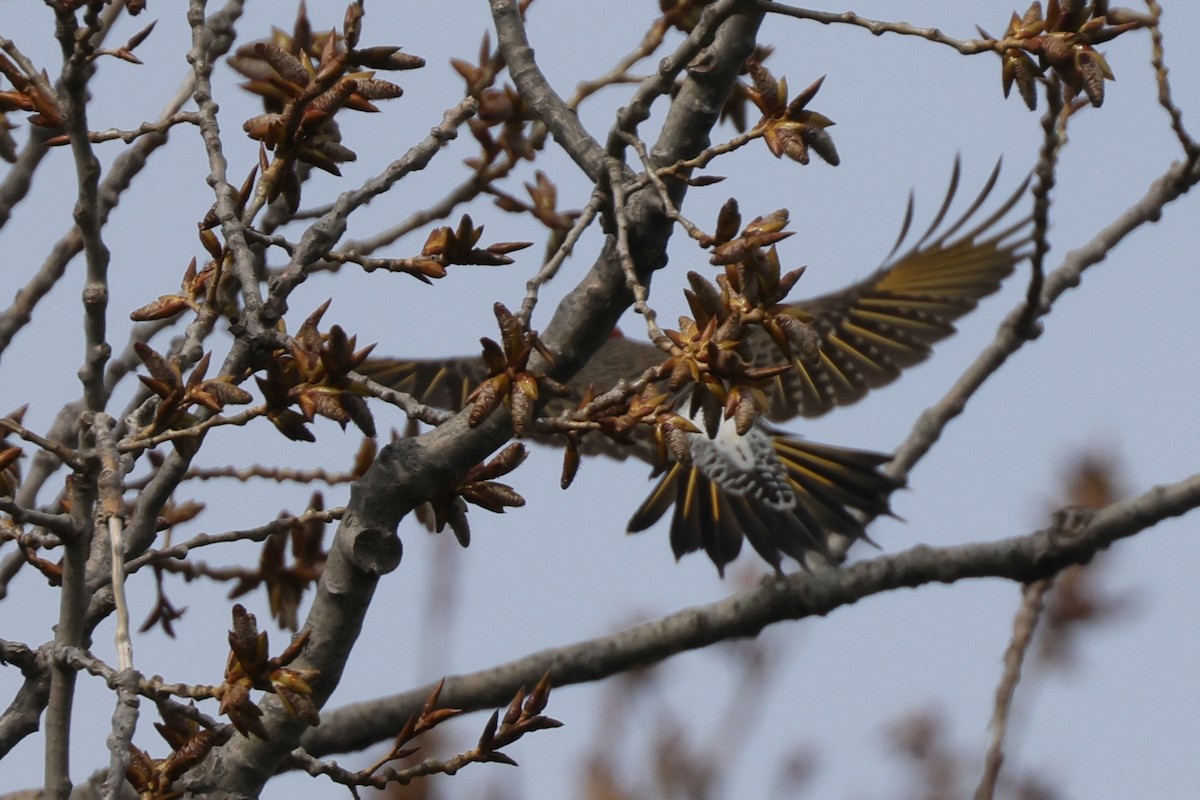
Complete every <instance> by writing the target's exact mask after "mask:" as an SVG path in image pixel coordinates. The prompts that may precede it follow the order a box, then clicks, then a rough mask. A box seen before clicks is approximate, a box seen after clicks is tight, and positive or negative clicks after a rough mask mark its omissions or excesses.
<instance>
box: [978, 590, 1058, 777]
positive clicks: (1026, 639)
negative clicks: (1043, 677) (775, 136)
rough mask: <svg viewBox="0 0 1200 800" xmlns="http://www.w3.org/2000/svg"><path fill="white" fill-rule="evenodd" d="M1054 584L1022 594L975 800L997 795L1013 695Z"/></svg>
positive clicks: (1005, 659)
mask: <svg viewBox="0 0 1200 800" xmlns="http://www.w3.org/2000/svg"><path fill="white" fill-rule="evenodd" d="M1053 584H1054V578H1053V577H1049V578H1043V579H1041V580H1037V581H1034V582H1033V583H1027V584H1025V586H1024V587H1023V588H1022V590H1021V607H1020V608H1019V609H1018V610H1017V615H1016V618H1015V619H1014V620H1013V633H1012V641H1010V642H1009V643H1008V649H1007V650H1005V651H1004V674H1003V675H1002V676H1001V678H1000V683H999V685H997V686H996V702H995V705H994V707H993V709H992V722H991V729H992V738H991V741H990V742H989V743H988V750H987V757H986V759H985V760H984V767H983V776H982V777H981V778H980V779H979V786H978V787H977V788H976V789H975V800H992V797H993V796H994V795H995V793H996V780H997V779H998V778H999V777H1000V767H1001V765H1002V764H1003V763H1004V736H1005V733H1006V732H1007V731H1008V718H1009V713H1010V712H1011V710H1012V701H1013V695H1014V694H1015V693H1016V691H1017V684H1018V683H1019V682H1020V681H1021V665H1022V664H1023V663H1024V662H1025V654H1026V653H1027V652H1028V651H1029V643H1030V642H1032V641H1033V633H1034V631H1036V630H1037V624H1038V620H1039V619H1040V618H1041V615H1042V607H1043V606H1042V601H1043V599H1044V598H1045V596H1046V592H1048V591H1050V587H1051V586H1052V585H1053Z"/></svg>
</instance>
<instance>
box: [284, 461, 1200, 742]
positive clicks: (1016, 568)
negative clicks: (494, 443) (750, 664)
mask: <svg viewBox="0 0 1200 800" xmlns="http://www.w3.org/2000/svg"><path fill="white" fill-rule="evenodd" d="M1197 507H1200V475H1193V476H1191V477H1189V478H1186V479H1184V480H1182V481H1180V482H1178V483H1175V484H1170V485H1167V486H1158V487H1155V488H1153V489H1150V490H1149V491H1147V492H1146V493H1145V494H1142V495H1140V496H1138V497H1134V498H1131V499H1128V500H1124V501H1121V502H1118V503H1113V504H1112V505H1110V506H1108V507H1106V508H1105V509H1103V510H1101V511H1099V512H1097V513H1096V514H1095V516H1094V517H1092V519H1091V520H1090V521H1089V522H1088V523H1087V524H1086V525H1085V526H1084V527H1082V528H1080V529H1077V530H1071V531H1069V532H1068V533H1066V534H1064V532H1063V531H1060V530H1058V529H1057V528H1051V529H1048V530H1042V531H1037V532H1035V533H1031V534H1028V535H1026V536H1021V537H1017V538H1012V539H1003V540H999V541H994V542H981V543H978V544H968V545H959V546H956V547H927V546H918V547H913V548H910V549H909V550H906V551H904V552H901V553H897V554H895V555H887V556H880V557H878V558H873V559H870V560H867V561H860V562H857V563H855V564H852V565H850V566H848V567H843V568H839V569H821V570H819V571H815V572H799V573H796V574H794V575H790V576H788V577H786V578H766V579H764V580H763V582H762V584H761V585H759V587H758V588H756V589H753V590H751V591H748V592H742V593H740V594H737V595H734V596H732V597H729V598H727V599H725V600H721V601H718V602H716V603H711V604H708V605H705V606H697V607H695V608H690V609H687V610H685V611H680V612H677V613H675V614H671V615H669V616H666V617H662V618H660V619H657V620H654V621H652V622H648V623H644V624H641V625H637V626H634V627H632V628H629V629H627V630H625V631H622V632H620V633H617V634H613V635H611V636H603V637H600V638H597V639H591V640H588V641H584V642H579V643H577V644H572V645H567V646H565V647H559V648H553V649H550V650H543V651H541V652H539V653H535V654H533V655H529V656H526V657H524V658H520V659H517V660H516V661H511V662H509V663H507V664H502V665H499V666H496V667H492V668H490V669H486V670H482V671H480V672H476V673H471V674H468V675H461V676H456V677H450V678H447V679H446V686H445V689H444V690H443V692H442V700H443V701H444V702H445V703H448V704H450V705H452V706H454V707H455V708H461V709H463V710H464V711H477V710H481V709H485V708H490V707H492V706H494V705H498V704H499V703H503V702H504V698H505V697H506V696H509V695H511V693H512V691H513V690H514V687H516V686H520V685H521V684H526V685H528V684H529V683H530V682H531V681H532V680H536V676H537V675H540V674H543V673H545V672H549V673H550V675H551V677H552V678H553V680H554V683H555V685H556V686H567V685H570V684H575V683H590V682H594V681H598V680H601V679H603V678H606V677H608V676H610V675H614V674H617V673H619V672H624V671H627V670H630V669H637V668H640V667H645V666H648V665H650V664H654V663H657V662H659V661H662V660H663V659H666V658H669V657H671V656H673V655H676V654H678V653H683V652H687V651H689V650H695V649H699V648H702V647H706V646H708V645H710V644H712V643H714V642H719V641H726V640H728V639H737V638H743V637H754V636H756V635H758V633H759V632H760V631H761V630H762V629H763V628H765V627H766V626H768V625H772V624H775V623H778V622H782V621H785V620H799V619H804V618H807V617H813V616H825V615H827V614H829V613H830V612H831V611H833V610H834V609H836V608H840V607H842V606H846V605H851V604H853V603H856V602H858V601H859V600H862V599H864V598H867V597H871V596H874V595H878V594H882V593H885V592H889V591H892V590H894V589H898V588H903V587H908V588H912V587H916V586H922V585H925V584H930V583H956V582H959V581H963V580H969V579H972V578H1006V579H1008V580H1013V581H1019V582H1021V583H1029V582H1032V581H1037V580H1040V579H1042V578H1046V577H1049V576H1052V575H1055V574H1057V573H1058V572H1059V571H1060V570H1061V569H1063V568H1064V567H1066V566H1067V565H1069V564H1076V563H1085V562H1087V561H1088V560H1089V559H1090V558H1092V556H1093V555H1095V554H1096V553H1097V552H1099V551H1100V550H1103V549H1105V548H1107V547H1109V546H1110V545H1112V544H1113V543H1114V542H1116V541H1118V540H1120V539H1123V538H1127V537H1130V536H1134V535H1136V534H1138V533H1140V532H1142V531H1144V530H1147V529H1148V528H1150V527H1151V526H1153V525H1154V524H1156V523H1158V522H1161V521H1162V520H1164V519H1168V518H1170V517H1174V516H1179V515H1182V514H1185V513H1187V512H1189V511H1191V510H1192V509H1195V508H1197ZM429 690H430V687H428V686H425V687H420V688H417V689H414V690H412V691H408V692H404V693H402V694H397V695H392V696H391V697H387V698H383V699H380V700H377V701H372V702H370V703H361V704H355V705H350V706H345V707H343V708H340V709H336V710H334V711H331V712H327V713H326V714H325V715H324V717H323V721H322V723H321V727H319V728H316V729H314V730H312V731H310V732H309V733H307V734H306V735H305V737H304V739H303V741H302V742H301V746H302V747H304V749H305V750H306V751H307V752H309V753H310V754H312V755H314V756H323V755H327V754H329V753H333V752H344V751H348V750H359V749H362V748H365V747H369V746H370V745H372V744H374V743H376V742H378V741H381V740H383V739H386V738H388V737H390V736H393V735H394V734H395V732H396V731H398V730H399V729H400V726H401V725H403V724H404V720H405V719H407V718H408V716H409V715H410V714H412V713H413V712H414V710H415V709H418V708H420V704H421V703H423V702H424V700H425V697H426V696H427V695H428V694H429Z"/></svg>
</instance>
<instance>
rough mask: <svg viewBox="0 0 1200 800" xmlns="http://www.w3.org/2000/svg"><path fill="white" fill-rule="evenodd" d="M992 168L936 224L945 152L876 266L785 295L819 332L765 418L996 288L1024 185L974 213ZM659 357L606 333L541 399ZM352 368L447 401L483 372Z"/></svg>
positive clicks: (909, 342) (928, 331) (919, 356)
mask: <svg viewBox="0 0 1200 800" xmlns="http://www.w3.org/2000/svg"><path fill="white" fill-rule="evenodd" d="M999 172H1000V165H999V164H998V163H997V165H996V168H995V169H994V170H993V171H992V174H991V176H990V177H989V179H988V181H987V183H986V185H985V186H984V187H983V190H982V191H981V192H980V193H979V195H978V196H977V197H976V198H975V200H974V201H973V202H972V203H971V205H970V207H969V208H967V210H966V211H965V212H963V213H962V214H961V215H960V216H959V217H958V218H957V220H955V221H954V222H952V223H949V224H947V225H945V226H943V223H944V222H945V221H946V217H947V215H948V213H949V211H950V206H951V205H952V204H953V201H954V198H955V196H956V194H957V192H958V184H959V177H960V166H959V163H958V161H957V160H956V161H955V164H954V170H953V173H952V175H951V179H950V186H949V189H948V190H947V192H946V197H945V200H944V201H943V203H942V207H941V209H940V210H939V211H938V214H937V215H936V217H935V218H934V220H933V222H932V223H931V224H930V225H929V228H928V229H927V230H926V231H925V233H924V234H923V235H922V236H921V237H920V238H919V239H918V241H917V242H916V243H915V244H914V245H912V247H910V248H909V249H908V250H906V251H904V252H903V253H902V254H900V255H896V253H897V252H899V251H900V248H901V246H902V244H903V242H904V240H905V239H906V238H907V234H908V230H909V227H910V225H911V223H912V216H913V204H912V199H911V197H910V199H909V205H908V212H907V215H906V217H905V220H904V225H903V227H902V229H901V231H900V235H899V237H897V241H896V245H895V247H893V249H892V253H891V254H890V255H889V256H888V258H887V259H886V260H885V261H884V264H883V266H882V267H880V268H879V269H878V270H876V271H875V272H874V274H872V275H871V276H870V277H868V278H866V279H865V280H862V281H859V282H858V283H854V284H852V285H850V286H847V287H846V288H845V289H842V290H840V291H838V292H834V293H832V294H827V295H823V296H821V297H817V298H814V299H812V300H807V301H801V302H799V303H795V304H789V305H788V306H787V307H786V309H787V313H790V314H793V315H794V316H796V317H798V318H800V319H809V320H810V321H811V325H812V326H813V330H814V331H815V333H816V334H817V337H818V343H819V345H818V348H817V349H818V354H817V358H816V359H815V360H814V361H812V362H809V361H807V360H806V359H805V358H804V357H803V356H799V355H797V356H796V357H795V358H794V359H793V360H792V366H793V368H792V369H789V370H787V371H786V372H783V373H781V374H780V375H778V376H776V377H775V378H774V379H773V380H772V383H771V384H770V385H769V386H768V387H767V397H768V400H769V407H768V409H767V416H768V417H769V418H770V419H772V420H776V421H782V420H787V419H791V418H792V417H796V416H803V417H815V416H819V415H821V414H824V413H825V412H827V411H829V410H830V409H832V408H833V407H834V406H838V405H847V404H849V403H853V402H855V401H856V400H858V399H859V398H861V397H862V396H863V395H865V394H866V393H867V392H868V391H869V390H870V389H873V388H876V387H879V386H884V385H885V384H888V383H891V382H892V381H894V380H895V379H896V378H898V377H899V376H900V373H901V371H902V370H903V369H904V368H905V367H907V366H910V365H912V364H916V363H917V362H919V361H923V360H924V359H925V358H927V357H928V356H929V354H930V352H931V346H932V345H933V344H934V343H935V342H937V341H939V340H941V339H944V338H946V337H947V336H949V335H950V334H952V333H954V325H953V322H954V320H956V319H958V318H959V317H961V316H962V315H964V314H966V313H967V312H968V311H970V310H971V309H973V308H975V305H976V304H977V303H978V302H979V300H980V299H982V298H984V297H986V296H987V295H989V294H992V293H993V292H995V291H996V290H997V289H999V288H1000V284H1001V282H1002V281H1003V280H1004V279H1005V278H1006V277H1008V276H1009V275H1011V274H1012V272H1013V269H1014V268H1015V267H1016V265H1017V263H1018V262H1020V261H1021V260H1022V259H1024V258H1025V257H1026V255H1027V252H1026V249H1027V246H1028V245H1029V243H1030V224H1029V223H1030V217H1029V215H1025V216H1022V217H1020V218H1019V219H1016V220H1014V221H1008V222H1006V218H1007V217H1008V216H1009V215H1010V212H1012V210H1013V208H1014V207H1015V206H1016V205H1017V203H1019V202H1020V200H1021V199H1022V198H1023V197H1024V195H1025V189H1026V187H1027V185H1028V179H1026V181H1025V182H1024V183H1022V184H1021V186H1020V187H1018V188H1017V190H1016V191H1015V192H1013V194H1012V195H1011V196H1010V197H1009V198H1007V199H1006V200H1005V201H1004V202H1003V203H1002V204H1001V205H1000V207H999V208H997V209H996V210H995V211H993V212H992V213H991V214H990V215H988V216H987V217H986V218H984V219H983V220H981V221H978V222H975V221H974V217H975V216H976V214H977V213H978V212H979V210H980V209H981V208H982V207H983V205H984V204H985V203H986V201H987V199H988V197H989V196H990V195H991V193H992V190H993V189H994V188H995V185H996V181H997V178H998V177H999ZM741 354H742V356H743V357H744V358H745V359H746V360H747V361H749V362H751V363H753V364H754V365H756V366H769V365H776V364H780V363H782V362H783V361H784V356H783V354H782V353H781V352H780V351H779V349H778V347H776V345H775V343H774V342H773V341H772V340H771V338H770V337H769V336H768V335H767V334H766V333H765V332H763V331H761V330H759V329H754V330H753V331H752V332H751V333H750V334H749V335H748V336H747V337H746V339H745V341H744V342H743V343H742V348H741ZM662 360H663V353H662V351H660V350H659V349H658V348H656V347H654V345H652V344H649V343H648V342H639V341H635V340H633V339H628V338H625V337H623V336H619V335H618V336H614V337H612V338H611V339H609V340H608V341H607V342H605V344H604V345H603V346H601V347H600V349H599V350H598V351H597V352H596V354H595V355H594V356H593V357H592V359H591V360H590V361H589V362H588V363H587V365H586V366H585V367H584V368H583V369H582V370H581V371H580V373H579V374H578V375H576V377H575V378H574V379H573V380H572V381H571V382H570V384H569V385H570V387H571V388H572V389H573V390H574V396H573V397H572V398H568V399H566V400H563V401H555V405H554V407H553V408H552V409H551V411H552V412H555V413H556V412H557V411H558V410H561V409H562V408H566V407H568V404H574V403H575V402H578V400H579V398H580V397H581V396H582V395H583V392H584V391H585V390H586V389H587V387H588V386H589V385H594V386H595V387H596V389H597V390H599V391H604V390H606V389H609V388H611V387H612V386H613V385H615V384H616V383H617V381H619V380H621V379H623V378H626V379H632V378H636V377H637V376H638V375H640V374H641V373H642V372H644V371H645V370H646V369H647V368H649V367H651V366H654V365H656V364H659V363H662ZM361 371H362V372H363V373H364V374H366V375H368V376H370V377H372V378H374V379H375V380H377V381H379V382H380V383H384V384H387V385H389V386H393V387H394V388H397V389H400V390H402V391H407V392H409V393H410V394H412V395H414V396H415V397H417V399H419V400H421V401H422V402H424V403H426V404H428V405H433V406H437V407H440V408H448V409H451V410H458V409H460V408H462V406H463V404H464V403H465V401H466V398H467V396H468V395H469V394H470V393H471V391H472V389H474V387H475V386H477V385H478V384H479V383H480V382H481V381H482V380H483V379H484V378H485V377H487V371H486V369H485V368H484V365H483V362H482V360H481V359H479V358H470V357H465V358H449V359H430V360H420V359H417V360H408V361H401V360H394V359H372V360H370V361H368V362H367V363H366V364H365V365H364V366H363V368H362V369H361Z"/></svg>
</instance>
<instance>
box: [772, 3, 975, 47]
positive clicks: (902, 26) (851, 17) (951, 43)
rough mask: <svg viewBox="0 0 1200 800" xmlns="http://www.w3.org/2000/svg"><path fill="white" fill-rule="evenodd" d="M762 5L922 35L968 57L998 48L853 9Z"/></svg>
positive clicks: (816, 19)
mask: <svg viewBox="0 0 1200 800" xmlns="http://www.w3.org/2000/svg"><path fill="white" fill-rule="evenodd" d="M758 7H759V8H761V9H762V10H763V11H769V12H771V13H772V14H779V15H780V16H784V17H794V18H796V19H806V20H810V21H812V22H819V23H821V24H822V25H835V24H841V25H853V26H856V27H859V28H865V29H866V30H868V31H870V32H871V33H873V34H874V35H876V36H881V35H883V34H885V33H896V34H900V35H901V36H918V37H920V38H922V39H928V40H929V41H931V42H936V43H938V44H944V45H947V46H948V47H953V48H954V49H955V50H957V51H958V52H960V53H962V54H963V55H968V56H969V55H974V54H976V53H987V52H991V51H993V50H995V49H997V44H996V43H995V42H994V41H992V40H990V39H967V40H965V41H964V40H960V39H954V38H951V37H949V36H947V35H946V34H944V33H942V32H941V31H940V30H938V29H937V28H920V27H917V26H916V25H911V24H909V23H907V22H885V21H883V20H876V19H867V18H866V17H860V16H859V15H858V14H855V13H854V12H853V11H843V12H840V13H837V12H829V11H810V10H808V9H806V8H795V7H793V6H789V5H785V4H783V3H775V2H770V0H758Z"/></svg>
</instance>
